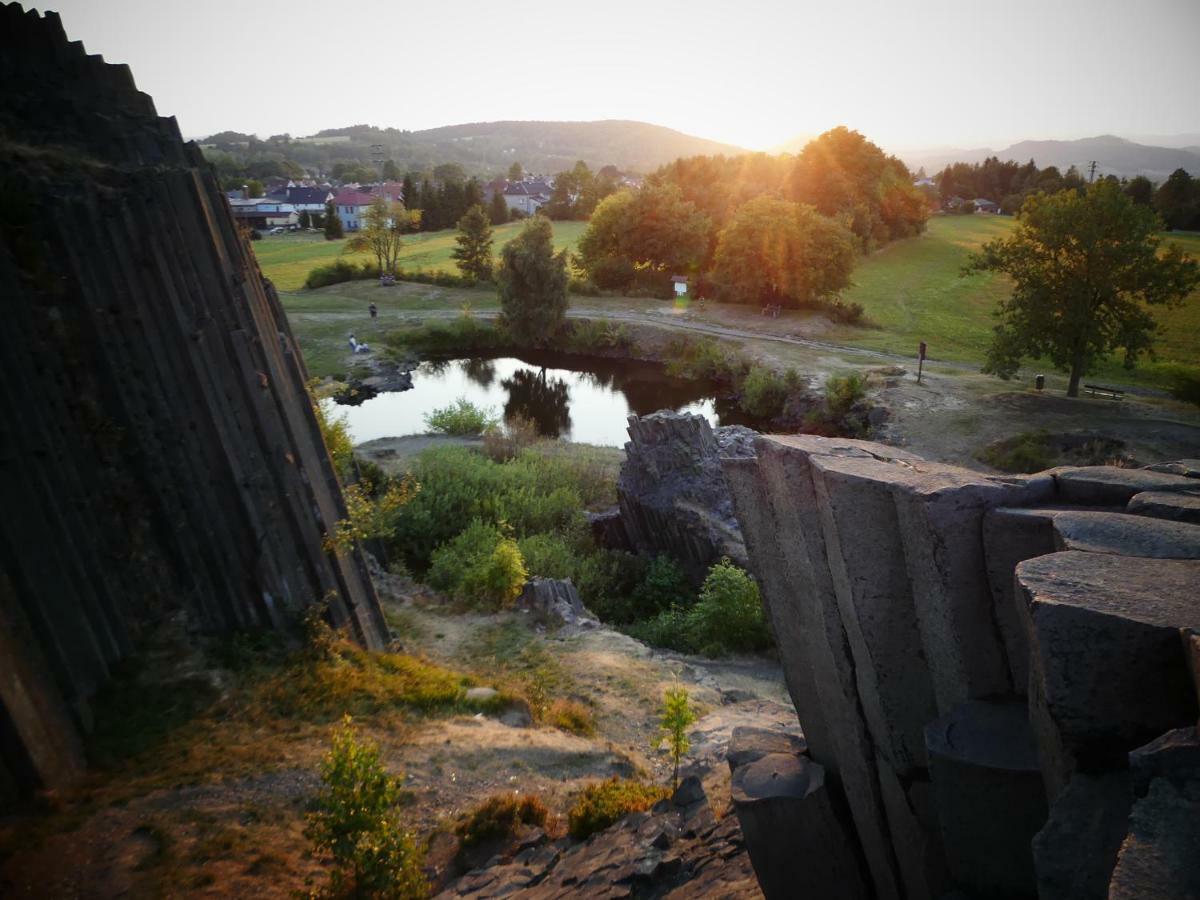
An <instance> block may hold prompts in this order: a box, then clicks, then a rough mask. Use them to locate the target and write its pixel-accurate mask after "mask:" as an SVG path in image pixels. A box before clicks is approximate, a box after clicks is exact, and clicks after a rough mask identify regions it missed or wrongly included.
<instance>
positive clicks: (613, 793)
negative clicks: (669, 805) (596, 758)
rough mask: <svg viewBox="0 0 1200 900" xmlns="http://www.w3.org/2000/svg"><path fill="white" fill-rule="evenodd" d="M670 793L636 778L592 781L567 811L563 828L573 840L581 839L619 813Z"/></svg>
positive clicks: (645, 806) (635, 809)
mask: <svg viewBox="0 0 1200 900" xmlns="http://www.w3.org/2000/svg"><path fill="white" fill-rule="evenodd" d="M670 793H671V792H670V791H669V790H668V789H667V788H665V787H658V786H657V785H653V784H644V783H643V782H640V781H629V780H623V779H619V778H610V779H608V780H607V781H600V782H594V783H592V784H589V785H588V786H587V787H585V788H584V789H583V792H582V793H581V794H580V795H579V797H578V798H577V799H576V800H575V803H574V805H572V806H571V809H570V812H568V813H567V831H568V832H569V833H570V835H571V837H573V838H575V839H576V840H579V841H582V840H585V839H586V838H589V837H591V836H592V835H593V834H595V833H596V832H597V831H603V830H604V829H605V828H608V826H610V825H612V824H613V823H615V822H616V821H617V820H618V819H620V818H621V817H622V816H625V815H628V814H629V813H633V812H643V811H644V810H647V809H649V808H650V807H651V806H653V805H654V804H655V803H657V802H658V801H659V800H662V799H663V798H665V797H668V796H669V795H670Z"/></svg>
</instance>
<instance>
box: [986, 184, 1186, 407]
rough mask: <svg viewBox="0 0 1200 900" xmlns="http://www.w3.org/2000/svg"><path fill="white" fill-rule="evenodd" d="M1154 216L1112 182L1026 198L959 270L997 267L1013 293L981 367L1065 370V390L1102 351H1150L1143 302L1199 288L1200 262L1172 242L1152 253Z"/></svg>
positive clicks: (1133, 354)
mask: <svg viewBox="0 0 1200 900" xmlns="http://www.w3.org/2000/svg"><path fill="white" fill-rule="evenodd" d="M1161 225H1162V223H1161V222H1160V221H1159V219H1158V218H1157V216H1155V215H1154V213H1153V212H1152V211H1151V210H1149V209H1147V208H1146V207H1144V206H1138V205H1136V204H1135V203H1134V202H1133V201H1132V200H1131V199H1130V198H1129V197H1127V196H1126V195H1125V194H1124V193H1123V192H1122V191H1121V188H1120V186H1119V185H1117V184H1115V183H1113V182H1111V181H1107V180H1106V181H1101V182H1098V183H1097V184H1094V185H1092V186H1091V187H1090V188H1089V189H1088V190H1087V191H1086V192H1085V193H1083V194H1080V193H1078V192H1077V191H1075V190H1064V191H1061V192H1059V193H1057V194H1053V195H1049V196H1047V195H1034V196H1032V197H1030V198H1029V199H1028V200H1026V201H1025V205H1024V206H1023V207H1022V209H1021V218H1020V220H1019V222H1018V224H1017V227H1016V228H1015V229H1014V231H1013V232H1012V233H1011V234H1010V235H1009V236H1008V237H1005V238H998V239H996V240H993V241H990V242H988V243H986V244H984V245H983V247H982V249H981V250H980V251H979V253H976V254H973V255H972V257H971V259H970V262H969V263H968V264H967V266H966V268H965V269H964V270H963V274H964V275H969V274H971V273H974V272H1001V273H1004V274H1005V275H1008V276H1009V277H1010V278H1011V279H1012V280H1013V292H1012V295H1011V296H1010V297H1008V299H1006V300H1003V301H1002V302H1001V304H1000V308H999V310H998V311H997V315H998V316H999V318H1000V324H998V325H997V326H996V329H995V335H994V337H993V339H992V345H991V348H990V350H989V351H988V356H987V362H986V363H985V365H984V368H983V370H984V371H985V372H990V373H992V374H995V375H999V376H1000V377H1001V378H1010V377H1012V376H1013V375H1014V374H1015V373H1016V371H1017V369H1018V368H1019V367H1020V364H1021V360H1022V358H1023V357H1034V358H1041V357H1043V356H1046V357H1049V359H1050V361H1051V362H1052V363H1053V364H1054V366H1055V367H1056V368H1058V369H1060V370H1062V371H1065V372H1069V373H1070V383H1069V386H1068V388H1067V395H1068V396H1070V397H1076V396H1078V395H1079V381H1080V379H1081V378H1082V377H1083V376H1084V375H1086V374H1088V373H1089V372H1091V371H1092V370H1093V369H1094V367H1095V365H1096V363H1097V362H1099V361H1101V360H1103V359H1105V358H1106V357H1107V356H1108V355H1109V354H1110V353H1113V352H1114V351H1117V350H1120V351H1123V352H1124V356H1125V366H1126V368H1133V366H1134V365H1136V363H1137V360H1138V357H1139V356H1141V355H1142V354H1144V353H1150V352H1152V341H1153V337H1154V332H1155V329H1156V325H1155V321H1154V318H1153V316H1152V315H1151V310H1150V307H1152V306H1156V305H1158V306H1175V305H1179V304H1180V303H1182V302H1183V300H1184V298H1185V297H1186V296H1187V295H1188V294H1189V293H1190V292H1191V291H1192V290H1194V289H1195V288H1196V287H1197V286H1198V285H1200V267H1198V266H1197V264H1196V262H1195V260H1192V259H1191V258H1189V257H1188V256H1186V255H1185V254H1184V253H1183V251H1182V250H1180V249H1179V247H1178V246H1176V245H1173V244H1172V245H1170V246H1168V247H1167V248H1166V250H1165V251H1163V252H1162V253H1161V254H1160V252H1159V245H1160V243H1161V240H1160V238H1159V237H1158V235H1157V232H1158V231H1159V229H1160V228H1161Z"/></svg>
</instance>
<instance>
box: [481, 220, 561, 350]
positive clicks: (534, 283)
mask: <svg viewBox="0 0 1200 900" xmlns="http://www.w3.org/2000/svg"><path fill="white" fill-rule="evenodd" d="M496 282H497V286H498V288H499V294H500V316H501V321H502V322H503V324H504V326H505V327H506V328H507V329H508V331H509V333H510V334H512V336H513V337H514V338H515V339H516V340H517V341H519V342H521V343H533V344H538V343H541V342H542V341H544V340H546V339H547V338H548V337H550V336H551V335H552V334H553V333H554V331H555V329H557V328H558V326H559V325H560V324H561V323H562V321H563V317H564V316H565V315H566V312H567V253H566V251H565V250H563V251H561V252H559V253H555V252H554V230H553V228H552V227H551V225H550V220H549V219H547V218H546V217H545V216H534V217H533V218H532V219H530V220H529V222H528V223H526V225H525V227H524V228H522V229H521V233H520V234H518V235H517V236H516V237H515V238H513V239H512V240H511V241H509V242H508V243H507V244H505V245H504V249H503V250H502V251H501V253H500V266H499V269H498V270H497V272H496Z"/></svg>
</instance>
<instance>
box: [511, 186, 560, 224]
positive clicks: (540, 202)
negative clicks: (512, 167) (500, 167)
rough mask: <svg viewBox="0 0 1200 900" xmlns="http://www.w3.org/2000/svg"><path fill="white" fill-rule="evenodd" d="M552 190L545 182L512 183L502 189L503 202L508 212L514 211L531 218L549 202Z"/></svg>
mask: <svg viewBox="0 0 1200 900" xmlns="http://www.w3.org/2000/svg"><path fill="white" fill-rule="evenodd" d="M552 190H553V187H552V186H551V185H549V184H547V183H546V182H545V181H540V180H539V181H514V182H512V183H510V184H509V186H508V187H506V188H505V189H504V202H505V204H507V206H508V209H509V211H510V212H511V211H512V210H514V209H515V210H518V211H520V212H523V213H524V214H525V215H527V216H532V215H533V214H534V213H535V212H537V211H538V210H539V209H541V208H542V207H543V206H545V205H546V204H547V203H549V202H550V192H551V191H552Z"/></svg>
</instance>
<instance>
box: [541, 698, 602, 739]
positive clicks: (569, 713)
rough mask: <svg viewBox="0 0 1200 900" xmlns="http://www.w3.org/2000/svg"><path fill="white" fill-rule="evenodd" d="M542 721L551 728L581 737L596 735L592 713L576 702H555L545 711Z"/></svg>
mask: <svg viewBox="0 0 1200 900" xmlns="http://www.w3.org/2000/svg"><path fill="white" fill-rule="evenodd" d="M542 721H543V722H544V723H545V724H546V725H549V726H551V727H552V728H558V729H559V730H561V731H569V732H570V733H571V734H578V735H580V736H581V737H591V736H592V735H593V734H595V733H596V720H595V719H594V718H593V716H592V711H591V710H590V709H588V708H587V707H586V706H584V705H583V704H582V703H579V702H578V701H576V700H561V699H560V700H555V701H554V702H553V703H551V704H550V707H549V708H548V709H547V710H546V712H545V715H544V716H543V717H542Z"/></svg>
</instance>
